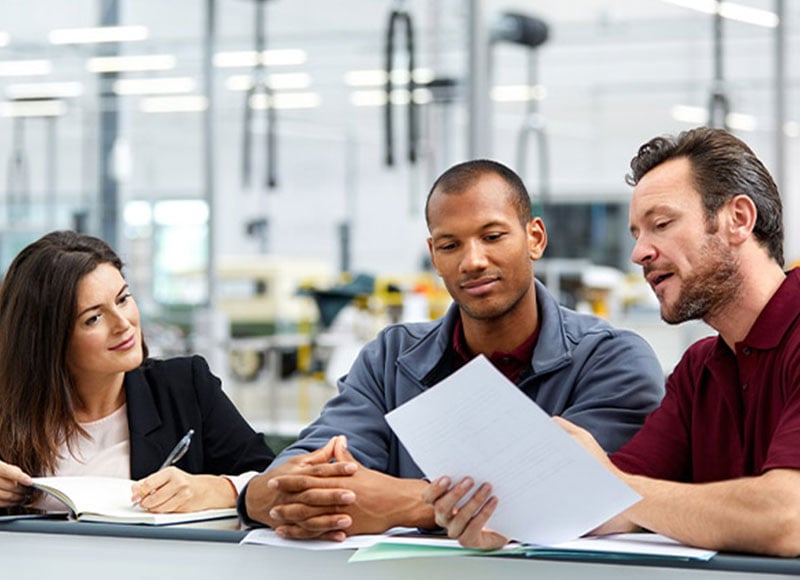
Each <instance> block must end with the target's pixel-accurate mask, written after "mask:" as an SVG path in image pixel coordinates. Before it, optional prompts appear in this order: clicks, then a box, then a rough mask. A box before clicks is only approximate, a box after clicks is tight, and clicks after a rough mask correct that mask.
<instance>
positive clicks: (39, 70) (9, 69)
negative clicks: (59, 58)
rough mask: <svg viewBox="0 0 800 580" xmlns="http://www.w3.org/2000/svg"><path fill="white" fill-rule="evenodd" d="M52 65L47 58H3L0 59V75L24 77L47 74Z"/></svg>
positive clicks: (50, 70)
mask: <svg viewBox="0 0 800 580" xmlns="http://www.w3.org/2000/svg"><path fill="white" fill-rule="evenodd" d="M52 70H53V65H52V63H51V62H50V61H49V60H4V61H0V77H26V76H35V75H49V74H50V73H51V72H52Z"/></svg>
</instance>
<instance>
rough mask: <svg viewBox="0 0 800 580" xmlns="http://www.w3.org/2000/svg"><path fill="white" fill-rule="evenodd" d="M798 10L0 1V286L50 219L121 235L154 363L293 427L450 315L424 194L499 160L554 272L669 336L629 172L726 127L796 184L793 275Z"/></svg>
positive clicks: (384, 0)
mask: <svg viewBox="0 0 800 580" xmlns="http://www.w3.org/2000/svg"><path fill="white" fill-rule="evenodd" d="M798 43H800V3H798V2H788V1H785V0H737V1H736V2H728V1H719V0H706V1H703V0H671V1H666V0H559V1H554V0H550V1H546V0H526V1H513V0H407V1H399V0H398V1H391V0H337V1H328V0H304V1H303V2H299V1H291V0H169V1H168V2H164V1H161V0H127V1H126V0H70V1H69V2H64V1H63V0H4V1H3V2H2V3H0V271H2V270H4V269H5V268H6V266H7V265H8V263H9V261H10V260H11V258H12V257H13V256H14V255H15V254H16V253H17V252H18V251H19V250H20V249H21V248H22V247H23V246H24V245H26V244H27V243H29V242H30V241H32V240H33V239H35V238H37V237H39V236H40V235H41V234H43V233H44V232H46V231H49V230H52V229H60V228H77V229H81V230H83V231H86V232H89V233H92V234H95V235H99V236H101V237H103V238H105V239H106V240H107V241H109V242H110V243H112V244H113V245H114V247H115V248H116V249H118V250H119V252H120V253H121V254H122V255H123V256H124V259H125V260H126V262H127V269H126V272H127V276H128V278H129V280H130V282H131V285H132V288H133V291H134V294H135V296H136V297H137V300H138V302H139V305H140V308H141V310H142V312H143V314H144V316H145V318H146V321H147V322H146V326H145V330H146V333H147V339H148V342H149V343H150V345H151V347H152V348H153V350H154V351H155V352H156V353H161V354H165V355H169V354H176V353H182V352H200V353H202V354H204V355H206V356H207V357H208V358H209V360H210V362H211V366H212V369H213V370H214V371H215V372H216V373H217V374H218V375H220V376H221V377H222V378H223V380H224V384H225V386H226V389H228V391H229V392H230V393H231V394H232V396H233V397H234V399H235V400H236V401H237V403H238V404H239V405H240V406H241V407H242V409H243V411H244V412H245V414H246V415H247V416H248V417H249V418H250V419H251V420H252V421H253V422H254V423H257V424H258V425H259V426H260V427H261V428H263V429H264V430H265V431H270V432H277V433H284V434H288V435H291V433H293V432H296V429H297V428H298V427H299V426H300V425H302V424H304V423H306V422H308V421H309V420H311V419H313V417H314V416H315V415H316V412H317V411H318V408H319V406H320V405H321V404H322V403H324V401H325V400H326V399H327V398H328V397H330V396H331V394H333V392H334V389H335V386H334V385H335V379H336V377H337V376H338V375H340V374H341V373H343V372H346V370H347V367H348V365H349V362H350V360H352V356H353V353H354V352H355V351H356V350H357V349H358V347H359V346H360V345H361V344H363V342H364V341H366V340H369V339H370V338H371V337H372V336H374V334H375V332H377V330H378V329H379V328H381V327H382V326H383V325H385V324H387V323H389V322H392V321H397V320H411V319H423V318H429V317H435V316H438V315H439V314H440V313H441V312H442V311H443V310H444V308H446V306H447V304H448V301H449V298H448V296H447V294H446V293H445V292H444V290H443V288H442V286H441V285H440V283H439V281H438V280H437V278H436V276H435V274H434V273H432V272H431V271H430V270H429V268H428V260H427V248H426V244H425V238H426V235H427V231H426V228H425V223H424V216H423V212H422V210H423V206H424V200H425V197H426V195H427V192H428V189H429V187H430V185H431V183H432V182H433V180H434V179H435V177H436V176H437V175H438V174H439V173H440V172H441V171H443V170H444V169H446V168H447V167H448V166H450V165H452V164H453V163H456V162H458V161H462V160H464V159H468V158H473V157H491V158H494V159H497V160H500V161H502V162H504V163H506V164H508V165H510V166H512V167H513V168H515V169H516V170H517V171H518V172H519V173H520V174H521V175H522V176H523V178H524V179H525V181H526V183H527V185H528V187H529V189H530V192H531V195H532V197H533V199H534V202H535V204H536V207H537V211H539V212H540V213H541V214H542V215H543V216H544V218H545V221H546V224H547V226H548V231H549V238H550V245H549V248H548V250H547V253H546V256H545V258H546V259H545V260H543V261H542V262H541V263H540V264H538V265H537V267H536V272H537V275H538V276H539V277H540V278H541V279H542V280H543V281H545V282H546V283H547V285H548V286H549V287H550V288H551V289H553V290H554V291H555V292H557V294H558V295H559V297H560V298H561V301H562V302H563V303H564V304H567V305H570V306H573V307H576V308H580V309H585V310H590V311H594V312H596V313H597V314H599V315H601V316H605V317H608V318H610V319H612V320H613V321H614V322H615V323H616V324H618V325H620V326H627V327H631V328H635V329H637V330H639V331H640V332H641V333H642V334H643V335H644V336H645V337H646V338H648V340H650V341H651V342H652V344H653V345H654V347H655V348H656V351H657V353H658V354H659V357H660V358H661V360H662V362H663V365H664V368H665V372H669V370H670V369H671V368H672V365H674V364H675V362H676V361H677V357H678V356H679V354H680V353H681V352H682V351H683V349H684V348H685V347H686V346H687V345H688V344H689V343H690V342H691V341H692V340H694V339H695V338H696V337H698V336H702V335H703V334H705V333H707V332H708V329H707V328H705V327H704V326H703V325H702V324H700V323H697V324H688V325H683V326H680V327H674V328H670V327H667V326H666V325H665V324H663V323H662V322H660V320H659V318H658V313H657V309H656V307H655V304H654V301H653V298H652V297H651V295H650V291H649V289H648V288H646V287H644V285H643V283H642V279H641V276H640V275H639V272H638V271H637V270H636V269H635V268H634V267H633V266H632V265H631V263H630V261H629V252H630V249H631V247H632V242H631V239H630V236H629V234H628V228H627V210H628V208H627V202H628V198H629V195H630V188H629V187H627V186H626V185H625V183H624V175H625V173H626V171H627V169H628V161H629V160H630V158H631V157H632V156H633V154H634V153H635V151H636V149H637V148H638V147H639V145H640V144H641V143H643V142H644V141H646V140H647V139H649V138H651V137H653V136H655V135H657V134H661V133H673V132H678V131H680V130H683V129H687V128H689V127H692V126H696V125H703V124H709V125H715V126H724V127H727V128H729V129H730V130H732V131H733V132H735V133H736V134H737V135H739V136H740V137H742V138H743V139H744V140H746V141H747V142H748V143H749V144H750V145H751V146H752V147H753V148H754V149H755V151H756V152H757V154H758V155H759V156H760V157H761V158H762V159H763V160H764V161H765V163H766V164H767V166H768V167H769V168H770V170H771V171H772V173H773V175H774V177H775V179H776V181H777V182H778V184H779V186H780V188H781V190H782V192H783V196H784V204H785V219H786V232H787V241H786V242H787V243H786V255H787V258H788V260H789V262H790V263H791V262H796V261H798V260H799V259H800V228H798V224H797V223H796V222H797V221H798V216H800V164H797V163H795V162H793V161H794V160H796V159H798V155H799V154H800V62H798V59H797V58H796V55H798V54H800V50H798V48H800V47H798Z"/></svg>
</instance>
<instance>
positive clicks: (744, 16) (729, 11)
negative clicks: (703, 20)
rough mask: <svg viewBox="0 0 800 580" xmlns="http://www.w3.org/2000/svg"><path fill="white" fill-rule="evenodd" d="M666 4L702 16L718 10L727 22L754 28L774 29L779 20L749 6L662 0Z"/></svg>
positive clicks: (714, 0) (703, 0) (767, 12)
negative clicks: (735, 21)
mask: <svg viewBox="0 0 800 580" xmlns="http://www.w3.org/2000/svg"><path fill="white" fill-rule="evenodd" d="M662 1H663V2H666V3H667V4H673V5H675V6H681V7H682V8H689V9H691V10H697V11H698V12H703V13H704V14H716V13H717V10H719V15H720V16H722V17H723V18H728V19H729V20H737V21H739V22H745V23H747V24H754V25H756V26H764V27H766V28H775V27H776V26H778V23H779V22H780V19H779V18H778V15H777V14H775V13H774V12H770V11H769V10H762V9H761V8H753V7H751V6H744V5H742V4H736V3H735V2H719V3H717V0H662Z"/></svg>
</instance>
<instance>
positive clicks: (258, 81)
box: [242, 0, 278, 188]
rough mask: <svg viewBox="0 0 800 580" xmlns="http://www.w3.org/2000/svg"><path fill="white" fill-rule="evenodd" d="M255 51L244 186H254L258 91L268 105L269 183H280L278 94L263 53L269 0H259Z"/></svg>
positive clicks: (247, 96)
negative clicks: (253, 155)
mask: <svg viewBox="0 0 800 580" xmlns="http://www.w3.org/2000/svg"><path fill="white" fill-rule="evenodd" d="M255 2H256V15H255V51H256V59H257V60H256V64H255V67H254V69H253V83H252V84H251V85H250V87H249V88H248V89H247V91H246V93H245V103H244V133H243V136H242V139H243V142H242V183H243V185H244V186H249V185H250V174H251V172H252V160H251V158H250V157H251V149H252V144H253V138H252V131H253V127H252V124H253V109H252V106H251V102H252V99H253V97H254V96H255V95H256V94H259V93H261V94H263V95H264V106H265V108H266V135H265V139H266V140H265V154H266V159H265V161H266V176H265V182H264V184H265V186H266V187H268V188H273V187H275V186H276V185H277V183H278V180H277V177H276V169H275V168H276V166H277V164H276V156H277V151H276V149H277V139H276V137H275V135H276V133H275V127H276V122H277V119H276V115H275V103H274V98H275V97H274V93H273V91H272V88H271V87H270V86H269V83H268V82H267V71H266V65H265V64H264V60H263V58H264V57H263V55H264V50H265V45H266V35H265V32H264V4H265V3H266V0H255Z"/></svg>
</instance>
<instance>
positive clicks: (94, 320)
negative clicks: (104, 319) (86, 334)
mask: <svg viewBox="0 0 800 580" xmlns="http://www.w3.org/2000/svg"><path fill="white" fill-rule="evenodd" d="M98 322H100V315H99V314H95V315H94V316H90V317H89V318H87V319H86V320H84V321H83V323H84V324H85V325H86V326H94V325H95V324H97V323H98Z"/></svg>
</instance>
